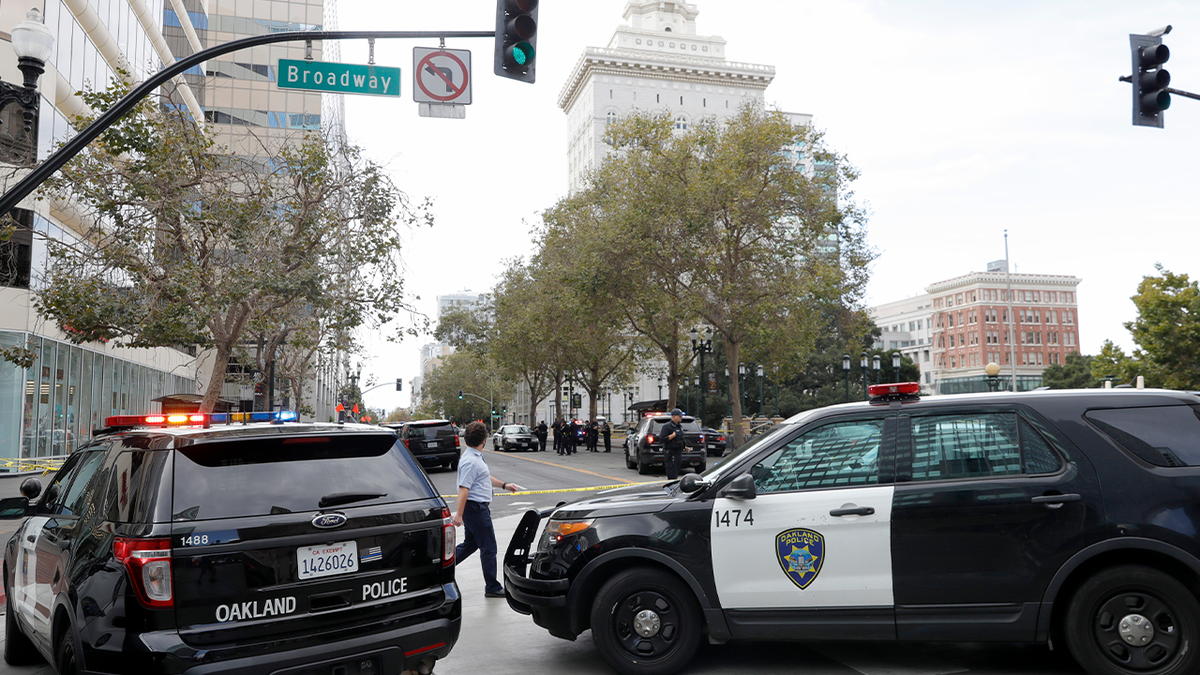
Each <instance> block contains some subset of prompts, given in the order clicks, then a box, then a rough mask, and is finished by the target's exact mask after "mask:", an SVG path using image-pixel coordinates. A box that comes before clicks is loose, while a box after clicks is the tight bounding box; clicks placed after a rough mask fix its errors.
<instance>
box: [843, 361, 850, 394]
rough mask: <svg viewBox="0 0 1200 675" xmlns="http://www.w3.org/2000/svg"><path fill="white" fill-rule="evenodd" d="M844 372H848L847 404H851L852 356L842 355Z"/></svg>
mask: <svg viewBox="0 0 1200 675" xmlns="http://www.w3.org/2000/svg"><path fill="white" fill-rule="evenodd" d="M842 370H844V371H845V372H846V403H849V402H850V355H849V354H842Z"/></svg>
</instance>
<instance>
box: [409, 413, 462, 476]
mask: <svg viewBox="0 0 1200 675" xmlns="http://www.w3.org/2000/svg"><path fill="white" fill-rule="evenodd" d="M399 435H400V439H401V440H402V441H404V447H406V448H408V451H409V452H410V453H412V456H413V458H414V459H416V460H417V461H418V462H420V463H421V466H424V467H425V468H427V469H428V468H431V467H435V466H443V467H448V468H451V469H457V468H458V458H459V457H460V456H462V441H461V440H460V439H459V437H458V436H457V435H456V434H455V433H454V425H453V424H451V423H450V421H449V420H418V421H415V422H408V423H406V424H405V425H404V429H403V430H402V431H401V432H400V434H399Z"/></svg>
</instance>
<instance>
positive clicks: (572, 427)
mask: <svg viewBox="0 0 1200 675" xmlns="http://www.w3.org/2000/svg"><path fill="white" fill-rule="evenodd" d="M566 443H567V454H568V455H573V454H575V447H576V445H577V444H578V443H579V423H578V422H576V421H575V418H573V417H572V418H571V421H570V422H568V423H567V438H566Z"/></svg>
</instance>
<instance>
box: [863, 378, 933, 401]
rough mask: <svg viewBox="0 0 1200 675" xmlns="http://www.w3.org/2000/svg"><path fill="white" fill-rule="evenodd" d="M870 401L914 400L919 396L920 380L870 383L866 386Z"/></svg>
mask: <svg viewBox="0 0 1200 675" xmlns="http://www.w3.org/2000/svg"><path fill="white" fill-rule="evenodd" d="M867 395H868V396H869V397H870V398H871V402H872V403H884V402H887V401H916V400H919V399H920V397H921V383H920V382H898V383H896V384H872V385H871V386H869V387H867Z"/></svg>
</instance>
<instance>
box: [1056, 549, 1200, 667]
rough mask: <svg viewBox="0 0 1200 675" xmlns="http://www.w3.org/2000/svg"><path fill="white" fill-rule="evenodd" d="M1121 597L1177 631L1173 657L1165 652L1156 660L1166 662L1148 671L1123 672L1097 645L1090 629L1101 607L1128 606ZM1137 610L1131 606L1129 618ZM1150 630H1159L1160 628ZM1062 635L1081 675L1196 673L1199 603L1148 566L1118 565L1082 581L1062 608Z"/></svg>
mask: <svg viewBox="0 0 1200 675" xmlns="http://www.w3.org/2000/svg"><path fill="white" fill-rule="evenodd" d="M1123 596H1128V598H1132V599H1134V600H1135V601H1136V600H1139V599H1140V600H1142V601H1143V602H1145V603H1146V605H1147V609H1149V610H1153V612H1154V614H1155V615H1157V619H1151V620H1152V622H1153V621H1158V622H1161V621H1163V620H1164V619H1163V617H1169V622H1170V625H1171V626H1172V627H1173V628H1174V629H1176V630H1177V631H1178V634H1179V638H1178V639H1179V640H1180V641H1181V642H1180V644H1179V645H1178V647H1177V648H1176V649H1175V650H1174V653H1173V654H1172V653H1170V652H1167V653H1166V655H1164V656H1161V657H1159V658H1160V659H1165V662H1163V663H1161V664H1157V665H1155V666H1152V667H1150V668H1133V667H1128V668H1127V667H1124V666H1123V665H1122V663H1121V662H1120V660H1121V659H1120V658H1119V657H1118V655H1116V654H1114V653H1113V652H1111V651H1110V650H1109V649H1106V648H1105V646H1104V644H1101V640H1100V639H1099V638H1098V637H1097V636H1096V634H1095V631H1094V628H1095V627H1096V625H1097V622H1099V621H1101V620H1102V619H1101V617H1102V616H1104V607H1105V605H1107V604H1110V603H1117V604H1119V606H1121V607H1122V608H1123V607H1126V606H1129V599H1128V598H1127V599H1125V600H1122V597H1123ZM1122 611H1125V610H1124V609H1122ZM1136 611H1137V607H1136V605H1135V606H1134V610H1133V611H1132V612H1131V613H1136ZM1142 611H1146V610H1142ZM1147 613H1150V612H1147ZM1117 620H1118V621H1119V618H1118V619H1117ZM1155 628H1156V629H1158V630H1161V628H1162V625H1161V623H1159V625H1157V626H1155ZM1064 633H1065V637H1066V641H1067V648H1068V649H1069V650H1070V652H1071V655H1072V656H1073V657H1075V660H1076V661H1077V662H1078V663H1079V665H1080V666H1081V667H1082V668H1083V669H1084V671H1086V672H1088V673H1092V674H1093V675H1132V674H1134V673H1137V674H1139V675H1185V674H1188V673H1195V672H1197V671H1198V670H1200V649H1198V648H1197V647H1198V646H1200V600H1197V598H1196V596H1195V594H1194V593H1192V591H1191V590H1190V589H1189V588H1188V587H1187V586H1185V585H1183V584H1181V583H1180V582H1178V581H1176V580H1175V579H1174V578H1172V577H1171V576H1169V575H1167V574H1164V573H1163V572H1160V571H1159V570H1156V569H1154V568H1151V567H1145V566H1142V565H1122V566H1120V567H1113V568H1110V569H1107V570H1104V571H1103V572H1100V573H1098V574H1096V575H1095V576H1093V577H1091V578H1090V579H1088V580H1087V581H1085V582H1084V583H1083V585H1082V586H1080V588H1079V590H1078V591H1076V593H1075V595H1074V597H1072V598H1071V604H1070V605H1069V606H1068V607H1067V614H1066V623H1065V631H1064ZM1156 642H1157V641H1152V642H1151V643H1150V647H1149V648H1147V649H1148V650H1149V649H1153V648H1154V646H1155V645H1156ZM1160 648H1161V646H1160ZM1119 649H1120V650H1124V651H1125V653H1126V654H1129V655H1131V656H1132V652H1133V650H1125V649H1124V647H1123V646H1121V647H1120V648H1119ZM1134 649H1135V650H1137V649H1142V648H1134ZM1147 653H1150V652H1149V651H1147ZM1117 654H1120V651H1118V652H1117Z"/></svg>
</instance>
